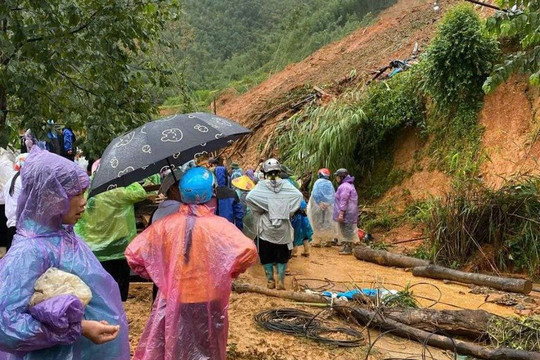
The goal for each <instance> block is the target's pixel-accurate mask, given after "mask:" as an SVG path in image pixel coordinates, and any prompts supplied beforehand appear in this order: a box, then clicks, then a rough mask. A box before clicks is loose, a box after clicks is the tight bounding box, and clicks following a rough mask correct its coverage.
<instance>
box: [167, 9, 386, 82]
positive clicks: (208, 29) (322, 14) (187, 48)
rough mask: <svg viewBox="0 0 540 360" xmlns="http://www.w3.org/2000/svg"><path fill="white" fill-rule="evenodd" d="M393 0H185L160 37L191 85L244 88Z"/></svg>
mask: <svg viewBox="0 0 540 360" xmlns="http://www.w3.org/2000/svg"><path fill="white" fill-rule="evenodd" d="M395 3H396V0H377V1H373V0H330V1H328V0H311V1H298V0H187V1H184V2H183V5H182V6H183V12H184V14H185V16H184V17H182V18H181V19H180V20H179V22H178V23H177V24H175V25H174V26H171V28H169V29H168V30H167V31H166V33H165V35H164V39H166V40H170V41H173V42H175V43H176V44H177V45H178V48H177V49H175V50H174V51H173V52H172V53H171V54H169V56H170V61H171V62H172V63H174V66H175V67H176V70H177V71H178V72H179V73H182V76H183V80H184V82H185V86H186V87H188V88H190V89H192V90H215V89H222V88H225V87H228V86H230V85H232V86H235V87H236V88H237V89H240V90H246V89H247V87H246V86H249V85H251V84H254V83H258V82H260V81H262V80H263V79H264V78H266V77H267V76H268V75H269V74H270V73H274V72H277V71H280V70H282V69H283V68H284V67H285V66H286V65H287V64H290V63H292V62H296V61H300V60H302V59H303V58H305V57H306V56H308V55H309V54H311V53H312V52H314V51H316V50H317V49H319V48H321V47H322V46H324V45H326V44H328V43H330V42H332V41H335V40H337V39H340V38H342V37H343V36H345V35H346V34H348V33H350V32H352V31H354V30H356V29H357V28H358V27H360V26H361V25H362V24H367V23H369V22H370V21H372V20H373V19H374V18H375V16H376V15H377V14H378V13H379V12H380V11H382V10H384V9H386V8H388V7H389V6H391V5H393V4H395Z"/></svg>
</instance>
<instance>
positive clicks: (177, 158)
mask: <svg viewBox="0 0 540 360" xmlns="http://www.w3.org/2000/svg"><path fill="white" fill-rule="evenodd" d="M250 132H251V131H250V130H249V129H246V128H245V127H243V126H240V125H238V124H237V123H235V122H234V121H232V120H229V119H226V118H223V117H221V116H217V115H213V114H207V113H192V114H178V115H171V116H168V117H165V118H162V119H159V120H155V121H152V122H149V123H147V124H145V125H143V126H141V127H138V128H137V129H135V130H133V131H130V132H128V133H127V134H124V135H122V136H120V137H118V138H116V139H114V140H113V141H112V142H111V143H110V144H109V146H107V149H105V151H104V152H103V156H102V157H101V161H100V163H99V167H98V170H97V171H96V173H95V174H94V179H93V180H92V185H91V187H90V196H95V195H97V194H99V193H102V192H104V191H107V190H111V189H114V188H117V187H120V186H127V185H129V184H131V183H133V182H135V181H140V180H142V179H144V178H146V177H148V176H150V175H153V174H157V173H159V172H162V171H164V170H166V169H174V168H176V167H179V166H181V165H182V164H184V163H186V162H188V161H190V160H192V159H194V158H195V157H197V156H200V155H204V154H208V153H210V152H212V151H215V150H218V149H220V148H223V147H225V146H227V145H230V144H232V143H233V142H234V140H236V139H238V138H240V137H241V136H243V135H246V134H248V133H250Z"/></svg>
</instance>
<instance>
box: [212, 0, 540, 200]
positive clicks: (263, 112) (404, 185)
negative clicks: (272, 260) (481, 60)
mask: <svg viewBox="0 0 540 360" xmlns="http://www.w3.org/2000/svg"><path fill="white" fill-rule="evenodd" d="M457 2H458V1H454V0H445V1H440V2H439V3H440V4H441V8H442V9H443V11H442V12H439V13H436V12H434V11H433V9H432V3H431V2H428V1H425V0H399V1H398V2H397V3H396V5H394V6H392V7H391V8H389V9H387V10H385V11H383V12H382V13H381V14H380V15H379V16H378V17H377V19H376V20H375V21H374V22H373V23H372V24H371V25H370V26H367V27H365V28H360V29H358V30H357V31H355V32H353V33H352V34H350V35H349V36H347V37H345V38H343V39H341V40H340V41H337V42H334V43H332V44H329V45H327V46H325V47H323V48H321V49H320V50H318V51H317V52H315V53H313V54H312V55H310V56H309V57H307V58H306V59H304V60H303V61H301V62H298V63H295V64H291V65H289V66H288V67H286V68H285V69H284V70H283V71H281V72H279V73H276V74H273V75H272V76H270V77H269V78H268V79H267V80H266V81H264V82H263V83H261V84H260V85H258V86H257V87H255V88H253V89H251V90H250V91H248V92H247V93H244V94H236V93H234V92H233V91H232V90H231V91H229V92H226V93H224V94H223V95H222V96H221V97H220V98H219V99H218V101H217V112H218V114H220V115H223V116H226V117H229V118H232V119H235V120H237V121H239V122H240V123H242V124H244V125H246V126H247V127H249V128H251V129H252V130H253V134H252V135H251V136H250V137H248V138H246V139H245V140H243V141H241V142H240V143H238V144H236V145H235V146H234V147H233V148H232V149H231V151H230V152H229V155H230V157H232V158H233V160H235V161H238V162H240V163H241V164H242V165H243V166H244V167H255V166H256V165H257V164H258V161H259V159H260V158H265V157H269V156H278V157H279V149H277V147H276V145H275V141H273V140H275V130H276V127H277V126H278V125H279V123H280V122H281V121H282V120H283V119H285V118H288V117H289V116H290V115H292V113H293V112H294V111H293V110H291V105H292V104H294V103H295V102H298V101H300V100H302V99H303V98H305V97H306V95H307V94H309V93H310V92H312V90H313V88H314V87H319V88H323V89H324V91H325V92H326V93H327V94H328V97H326V96H325V97H323V100H322V101H323V102H324V101H325V100H326V101H328V99H329V98H332V97H334V96H337V95H339V94H340V93H341V92H343V91H344V90H346V89H347V88H353V87H361V86H363V84H365V83H366V81H367V80H368V79H369V78H370V77H371V76H372V75H371V72H372V71H374V70H377V69H379V68H381V67H382V66H385V65H387V64H388V63H389V62H390V61H391V60H394V59H404V58H407V57H409V56H410V54H411V51H412V49H413V47H414V44H415V43H418V45H419V49H420V51H422V50H423V49H425V47H426V46H427V44H428V43H429V41H430V40H431V39H432V38H433V36H434V34H435V30H436V22H437V20H438V19H440V17H441V16H442V15H443V14H444V10H446V9H448V8H449V7H451V6H452V5H453V4H455V3H457ZM477 10H478V11H479V12H480V14H481V16H489V15H491V10H489V9H486V8H479V7H478V8H477ZM539 107H540V100H539V96H538V89H535V88H531V87H530V86H529V85H528V84H527V79H526V78H525V77H520V76H513V77H512V78H511V79H510V80H509V81H507V82H506V83H505V84H503V85H502V86H500V87H499V88H498V89H497V90H496V91H495V92H494V93H492V94H490V95H488V96H486V98H485V102H484V107H483V109H482V111H481V113H480V114H479V121H480V123H481V124H482V125H483V126H484V128H485V131H484V135H483V138H482V146H483V149H484V151H485V154H486V155H487V160H486V161H484V163H483V165H482V167H481V172H482V176H483V178H484V180H485V181H486V183H487V184H489V185H491V186H493V187H497V186H499V185H500V184H501V183H502V179H503V178H507V177H509V176H512V175H514V174H516V173H536V174H540V170H539V169H540V167H539V166H538V162H537V159H538V157H540V141H539V140H538V137H539V136H538V135H539V133H540V119H539V117H540V115H539V114H540V113H539V111H538V109H539ZM336 141H339V139H336ZM426 146H427V144H426V141H423V140H422V139H421V138H420V136H419V134H418V131H416V130H411V129H409V130H406V131H404V133H403V134H402V136H398V137H397V139H396V144H395V146H394V167H395V168H396V169H401V170H403V171H406V172H407V173H409V176H408V177H406V178H405V179H403V181H402V182H401V183H400V184H398V185H396V186H394V187H392V188H391V189H389V190H388V191H387V192H386V194H385V195H384V196H382V197H381V199H380V202H390V203H393V204H395V205H397V206H399V203H402V204H403V203H408V202H410V201H414V200H418V199H423V198H425V197H426V196H428V195H442V194H443V193H444V192H445V191H447V190H448V189H449V186H450V182H451V178H450V177H449V176H447V175H446V174H444V173H442V172H440V171H438V170H434V169H431V168H430V167H429V165H428V163H429V159H427V158H425V157H424V158H422V157H420V158H419V157H418V156H415V155H418V154H422V153H425V151H422V149H425V147H426ZM404 194H405V195H404ZM399 207H401V206H399Z"/></svg>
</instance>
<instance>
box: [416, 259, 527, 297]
mask: <svg viewBox="0 0 540 360" xmlns="http://www.w3.org/2000/svg"><path fill="white" fill-rule="evenodd" d="M413 275H414V276H423V277H429V278H433V279H446V280H453V281H458V282H462V283H465V284H475V285H480V286H488V287H490V288H493V289H497V290H502V291H509V292H515V293H520V294H528V293H530V292H531V290H532V282H531V281H530V280H524V279H511V278H503V277H498V276H491V275H484V274H474V273H468V272H463V271H458V270H453V269H449V268H445V267H443V266H439V265H434V264H431V265H428V266H419V267H415V268H414V269H413Z"/></svg>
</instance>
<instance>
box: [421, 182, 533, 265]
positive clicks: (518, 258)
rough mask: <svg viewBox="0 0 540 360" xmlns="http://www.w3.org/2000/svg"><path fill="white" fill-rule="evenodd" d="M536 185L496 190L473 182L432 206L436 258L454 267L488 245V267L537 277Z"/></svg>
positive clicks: (520, 184) (511, 184) (430, 227)
mask: <svg viewBox="0 0 540 360" xmlns="http://www.w3.org/2000/svg"><path fill="white" fill-rule="evenodd" d="M539 186H540V178H524V179H521V180H515V181H512V182H508V183H507V184H506V185H504V186H503V187H502V188H500V189H498V190H493V189H489V188H486V187H483V186H481V185H477V184H472V185H471V187H470V188H468V189H465V188H460V189H458V190H454V191H453V192H451V193H450V194H448V195H447V197H446V199H444V200H441V201H437V202H435V203H434V205H433V207H432V211H431V217H430V218H429V220H428V221H427V226H428V230H429V232H430V233H431V234H434V238H433V239H432V242H433V246H434V248H435V249H436V256H435V260H437V262H440V263H442V264H446V265H452V264H453V263H455V264H458V263H460V262H464V261H467V260H468V259H470V258H471V257H472V256H473V255H474V253H475V252H477V251H479V250H480V249H481V247H482V246H484V245H490V246H491V247H492V248H493V249H494V251H493V254H491V255H490V256H491V258H489V257H488V259H487V260H488V261H490V263H491V265H492V267H495V266H497V267H498V268H499V269H504V270H516V271H527V272H528V273H529V274H530V275H531V276H539V275H540V221H538V214H539V213H540V187H539Z"/></svg>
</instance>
